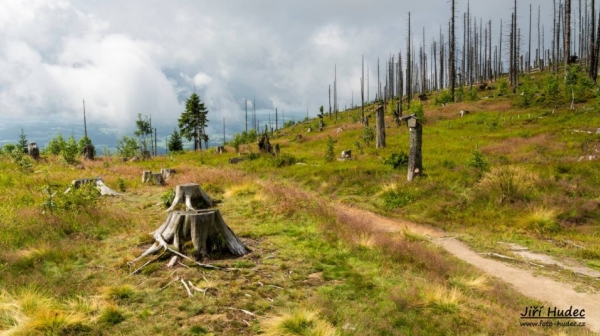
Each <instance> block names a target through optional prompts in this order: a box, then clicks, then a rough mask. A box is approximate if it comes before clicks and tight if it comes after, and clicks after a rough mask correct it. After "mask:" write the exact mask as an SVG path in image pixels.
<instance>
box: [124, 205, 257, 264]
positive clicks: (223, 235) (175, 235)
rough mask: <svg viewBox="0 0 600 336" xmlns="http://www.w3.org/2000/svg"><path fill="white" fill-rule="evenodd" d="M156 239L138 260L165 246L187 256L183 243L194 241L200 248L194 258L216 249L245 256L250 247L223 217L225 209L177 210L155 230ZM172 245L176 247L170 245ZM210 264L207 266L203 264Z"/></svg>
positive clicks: (205, 255) (195, 246) (202, 256)
mask: <svg viewBox="0 0 600 336" xmlns="http://www.w3.org/2000/svg"><path fill="white" fill-rule="evenodd" d="M152 236H153V237H154V239H155V240H156V242H155V243H154V244H153V245H152V246H150V247H149V248H148V249H147V250H146V251H145V252H144V253H142V255H141V256H139V257H138V258H136V259H135V260H133V261H132V262H136V261H138V260H140V259H141V258H144V257H145V256H147V255H150V254H152V253H154V252H157V251H159V250H160V249H163V248H164V249H165V250H168V251H171V252H174V253H175V254H176V255H177V256H183V257H185V255H183V252H184V251H183V246H184V244H185V243H186V242H188V241H191V242H192V244H193V246H194V249H195V250H196V252H195V254H194V257H195V258H196V259H197V260H198V259H202V258H206V257H207V256H208V255H209V254H210V253H213V252H228V253H230V254H232V255H234V256H242V255H244V254H247V253H249V252H250V250H249V249H248V248H247V247H246V246H245V245H244V243H242V241H240V240H239V239H238V237H237V236H236V235H235V234H234V233H233V231H231V229H230V228H229V226H227V224H226V223H225V221H224V220H223V217H222V216H221V212H220V211H219V210H218V209H214V210H195V211H174V212H172V213H170V214H169V217H168V218H167V220H166V221H165V222H164V223H163V224H162V225H161V226H160V227H159V228H158V229H157V230H156V231H154V232H152ZM169 244H172V245H173V246H174V249H171V248H170V247H169V246H168V245H169ZM203 266H207V265H203Z"/></svg>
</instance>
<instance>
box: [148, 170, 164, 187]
mask: <svg viewBox="0 0 600 336" xmlns="http://www.w3.org/2000/svg"><path fill="white" fill-rule="evenodd" d="M150 181H152V182H153V183H154V184H156V185H162V184H164V183H165V181H164V180H163V177H162V174H161V173H152V174H150Z"/></svg>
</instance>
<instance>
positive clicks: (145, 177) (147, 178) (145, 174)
mask: <svg viewBox="0 0 600 336" xmlns="http://www.w3.org/2000/svg"><path fill="white" fill-rule="evenodd" d="M151 175H152V171H150V170H144V172H142V183H146V182H148V181H150V176H151Z"/></svg>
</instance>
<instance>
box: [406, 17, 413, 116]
mask: <svg viewBox="0 0 600 336" xmlns="http://www.w3.org/2000/svg"><path fill="white" fill-rule="evenodd" d="M410 40H411V32H410V12H408V38H407V42H406V100H407V105H408V108H409V109H410V102H411V100H412V71H411V67H412V59H411V55H410V54H411V41H410Z"/></svg>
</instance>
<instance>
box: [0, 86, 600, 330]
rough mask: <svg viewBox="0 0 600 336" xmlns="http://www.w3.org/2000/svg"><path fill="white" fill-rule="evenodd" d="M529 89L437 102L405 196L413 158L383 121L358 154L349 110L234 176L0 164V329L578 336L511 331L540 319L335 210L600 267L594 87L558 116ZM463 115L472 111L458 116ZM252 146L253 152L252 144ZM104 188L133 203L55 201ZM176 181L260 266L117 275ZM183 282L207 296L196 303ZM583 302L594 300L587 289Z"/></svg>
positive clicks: (227, 171)
mask: <svg viewBox="0 0 600 336" xmlns="http://www.w3.org/2000/svg"><path fill="white" fill-rule="evenodd" d="M538 77H539V78H532V79H527V78H524V82H525V83H528V84H526V85H529V86H530V87H531V91H532V92H530V93H527V94H528V96H527V97H529V95H530V96H531V97H532V98H531V101H530V102H523V101H522V100H523V98H522V97H523V96H524V95H523V96H521V95H520V93H519V92H518V91H517V94H516V95H512V94H510V93H508V90H506V91H507V92H503V90H505V89H503V88H501V87H497V88H495V89H494V90H489V91H482V92H472V93H471V94H466V93H465V95H464V97H465V99H467V98H468V99H469V100H471V101H468V102H460V103H454V104H450V105H446V106H443V107H441V106H437V105H435V104H434V101H436V100H437V101H439V100H440V99H441V98H440V97H439V96H437V97H436V96H435V95H434V94H432V95H429V96H428V100H427V101H426V102H424V111H425V116H426V118H427V122H426V123H425V125H424V136H423V141H424V143H423V164H424V168H425V171H424V173H425V174H424V176H422V177H419V178H418V179H416V180H415V181H414V182H412V183H407V182H406V169H405V167H402V166H401V167H400V168H397V169H394V168H393V167H392V166H391V165H389V164H386V163H385V161H386V159H388V158H389V157H390V156H392V154H394V153H400V152H401V151H404V152H408V130H407V129H406V127H405V125H402V126H400V127H396V126H395V125H393V123H392V122H391V121H390V120H388V122H389V123H390V126H391V127H390V128H387V129H386V131H387V136H388V137H387V142H388V146H387V148H385V149H375V148H374V142H372V143H370V144H366V143H365V142H364V141H363V140H362V139H363V138H364V137H363V135H364V133H365V132H364V129H363V126H362V124H360V123H358V122H357V120H358V114H359V113H360V112H359V111H358V110H350V111H348V112H344V113H340V114H339V115H338V121H337V122H335V120H334V119H333V118H331V119H330V118H329V117H326V118H325V123H326V128H325V130H324V131H323V132H314V131H313V132H311V133H307V132H306V129H307V127H308V126H309V123H311V124H315V123H316V121H310V122H309V123H307V124H299V125H295V126H292V127H288V128H285V129H283V130H281V131H280V132H279V133H278V134H277V135H276V136H275V138H274V140H273V143H278V144H280V147H281V151H282V155H280V156H279V157H278V158H274V157H271V156H269V155H254V154H253V155H249V156H247V157H246V158H245V160H244V161H243V162H241V163H239V164H237V165H230V164H229V163H228V158H230V157H237V156H238V154H236V153H235V152H234V150H233V148H228V153H227V154H224V155H217V154H214V153H213V152H211V151H206V152H202V153H186V154H180V155H172V156H169V157H158V158H153V159H152V160H148V161H144V162H137V163H129V162H127V163H124V162H122V161H121V160H119V159H118V158H104V159H98V160H96V161H94V162H81V164H80V165H68V164H65V163H63V162H62V161H61V160H60V158H58V157H43V158H42V160H40V161H38V162H33V161H29V160H28V159H27V158H23V157H20V156H19V155H11V154H6V153H5V154H3V157H2V158H1V159H0V213H1V216H0V274H2V277H0V331H2V332H7V333H9V334H15V335H32V334H33V335H35V334H40V335H65V334H73V335H75V334H94V335H96V334H100V335H119V334H122V335H147V334H164V335H211V334H212V335H221V334H225V335H251V334H262V333H264V334H269V335H285V334H286V333H287V334H290V335H296V334H304V335H337V334H339V335H342V334H343V335H418V334H431V335H473V334H485V335H532V334H540V335H556V334H559V332H560V333H563V332H566V333H568V334H585V332H586V331H585V330H574V329H573V330H554V329H553V330H544V329H528V328H521V327H519V326H518V314H519V313H520V312H521V311H522V309H523V307H525V306H529V305H541V303H539V302H535V301H533V300H530V299H527V298H525V297H523V296H521V295H519V294H517V293H516V292H514V291H513V290H512V289H510V288H509V287H507V286H506V285H505V284H503V283H500V282H499V281H496V280H494V279H492V278H489V277H487V276H485V275H483V274H481V273H480V272H478V271H477V270H475V269H473V268H472V267H470V266H468V265H467V264H465V263H462V262H457V260H456V259H455V258H453V257H451V256H449V255H448V254H447V253H445V252H443V251H442V250H441V249H440V248H438V247H435V246H433V245H432V244H430V243H429V242H428V241H427V240H425V239H423V237H420V236H419V235H416V234H413V233H410V232H405V233H402V232H397V233H386V232H381V231H373V230H372V229H370V228H369V227H368V225H366V223H364V222H362V221H361V218H356V217H352V216H348V214H347V213H345V212H343V211H339V209H338V207H337V206H336V204H338V203H343V204H352V205H354V206H357V207H361V208H365V209H368V210H371V211H374V212H378V213H382V214H385V215H388V216H397V217H402V218H406V219H410V220H413V221H416V222H418V223H423V224H431V225H434V226H438V227H440V228H444V229H447V230H451V231H453V232H457V233H459V234H461V236H460V238H461V239H463V240H464V241H466V242H468V243H470V244H471V245H472V246H474V247H475V248H476V249H479V250H482V251H486V252H487V251H502V246H499V245H498V244H497V242H498V241H504V242H518V243H520V244H523V245H526V246H528V247H530V248H531V249H532V250H539V251H545V252H547V253H551V254H554V255H560V256H568V257H572V258H576V259H579V260H580V261H582V262H584V263H587V264H588V265H589V266H591V267H596V268H600V262H599V261H598V260H599V256H600V248H599V247H598V246H599V245H598V240H599V239H600V234H599V233H598V232H599V230H598V223H599V222H598V220H599V218H600V210H599V204H600V198H599V196H598V195H599V193H598V191H599V190H600V183H599V182H600V170H598V161H596V160H592V161H590V160H588V159H584V160H581V161H579V158H580V157H582V156H585V155H587V156H589V155H593V156H596V155H597V154H595V150H596V149H597V146H598V145H599V144H600V135H596V134H594V133H595V130H596V128H597V127H600V109H598V108H597V106H596V99H595V97H593V94H595V91H594V90H595V88H591V87H590V88H588V89H586V90H584V91H583V94H584V96H582V97H581V100H582V102H579V103H577V104H576V105H575V110H570V109H568V108H567V107H568V104H566V105H565V103H564V99H563V100H562V101H561V103H560V104H558V103H557V102H556V101H554V100H552V101H550V99H549V98H547V97H548V95H547V93H545V91H544V90H546V89H544V87H545V86H544V85H545V84H544V83H546V84H547V83H548V81H549V80H548V78H549V77H548V76H547V75H538ZM528 81H529V82H528ZM560 85H564V84H560ZM524 88H527V87H526V86H523V87H522V89H524ZM567 89H568V88H566V87H565V88H563V87H562V86H559V90H562V91H561V92H563V91H565V90H567ZM499 94H501V96H499ZM436 98H437V99H436ZM527 105H530V106H527ZM554 105H557V108H556V109H555V108H554ZM373 108H374V106H368V107H367V113H372V111H373ZM463 109H465V110H469V111H470V112H471V113H469V114H468V115H466V116H465V117H463V118H460V117H459V115H458V111H460V110H463ZM388 119H389V116H388ZM371 120H372V119H371ZM314 126H315V125H313V130H314V129H315V128H316V127H314ZM340 127H341V128H342V129H343V130H342V131H341V132H338V128H340ZM582 131H583V132H582ZM588 131H589V132H591V133H588ZM297 135H302V137H301V138H300V139H298V137H297ZM328 136H330V137H331V138H332V139H333V140H334V141H335V144H334V149H335V153H336V156H339V152H341V151H342V150H345V149H352V150H353V153H354V157H355V159H354V160H351V161H343V162H342V161H337V160H335V161H333V162H326V160H325V159H324V155H325V153H326V148H327V139H328ZM357 143H358V145H357ZM249 147H250V148H248V149H249V150H252V151H253V152H254V153H256V152H257V150H256V145H255V144H252V145H249ZM388 161H389V160H388ZM298 162H299V163H301V164H297V163H298ZM160 168H174V169H175V170H176V172H177V173H176V174H175V176H174V178H173V179H172V180H170V181H169V182H168V185H166V186H151V185H144V184H142V183H141V174H142V171H143V170H145V169H151V170H153V171H157V170H159V169H160ZM95 176H101V177H102V178H103V179H104V181H105V183H106V184H107V185H109V186H110V187H112V188H113V189H116V190H121V191H124V193H125V196H123V197H114V198H112V197H109V198H105V197H100V196H99V195H97V193H96V192H95V191H94V190H92V189H87V188H82V189H80V190H77V191H75V192H72V193H69V194H64V193H63V191H64V190H65V189H66V188H67V187H68V185H69V183H70V181H71V180H73V179H76V178H83V177H95ZM186 182H197V183H200V184H201V185H202V187H203V189H204V190H205V191H206V192H207V193H208V194H209V195H210V196H211V197H213V198H215V199H219V200H221V201H222V203H220V204H219V209H220V210H221V212H222V214H223V217H224V219H225V221H226V222H227V224H228V225H229V226H230V227H231V228H232V229H233V230H234V231H235V232H236V233H237V234H238V236H240V237H241V238H242V240H243V241H244V242H245V243H246V244H247V245H248V246H249V247H250V248H251V249H252V251H253V252H252V253H250V254H249V255H247V256H244V257H242V258H237V259H231V258H224V257H220V256H212V260H210V262H212V263H214V264H215V265H218V266H224V267H227V268H230V269H231V270H228V271H224V270H218V271H209V270H204V269H198V268H196V267H194V266H193V264H190V263H187V262H185V263H183V265H178V266H176V267H175V268H172V269H168V268H166V266H165V265H166V263H167V262H168V259H169V257H168V256H166V255H163V256H162V257H160V258H159V260H157V261H155V262H153V263H150V264H149V265H147V266H146V267H144V268H143V269H142V270H141V272H140V273H138V274H133V275H130V274H131V272H133V271H134V270H135V269H136V268H138V267H140V266H142V264H143V263H144V262H146V261H148V260H151V258H150V257H149V258H147V259H145V260H144V261H141V262H139V263H137V264H135V265H130V264H128V261H131V260H133V259H134V258H135V257H137V256H138V255H139V254H141V252H142V251H143V250H144V249H145V248H147V247H148V246H149V244H151V242H152V238H151V236H150V235H149V234H148V233H149V232H151V231H152V230H154V229H155V228H157V227H158V226H159V225H160V224H161V223H162V222H163V221H164V220H165V219H166V213H165V212H164V210H165V206H164V204H163V195H165V194H167V193H168V192H169V191H170V190H172V189H173V187H174V186H175V185H177V184H181V183H186ZM575 246H579V247H575ZM189 248H191V247H188V251H189ZM158 256H159V254H157V255H156V256H154V257H158ZM180 279H184V280H185V281H190V282H191V283H193V284H194V285H195V286H196V287H199V288H202V289H207V288H208V290H206V292H205V294H202V293H200V292H196V295H194V296H193V297H187V294H186V291H185V289H184V287H183V286H182V285H181V283H180ZM590 286H592V287H594V286H596V287H597V284H593V283H588V284H585V286H583V287H582V288H583V290H586V289H587V288H589V287H590Z"/></svg>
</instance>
